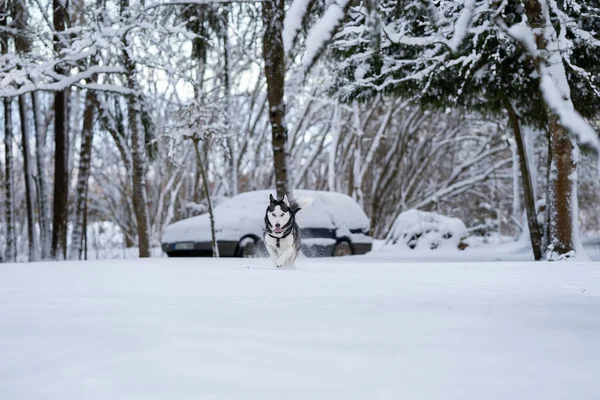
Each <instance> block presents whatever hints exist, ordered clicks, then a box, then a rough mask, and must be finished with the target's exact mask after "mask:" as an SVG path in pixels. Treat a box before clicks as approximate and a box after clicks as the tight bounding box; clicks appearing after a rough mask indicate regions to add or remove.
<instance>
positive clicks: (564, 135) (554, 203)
mask: <svg viewBox="0 0 600 400" xmlns="http://www.w3.org/2000/svg"><path fill="white" fill-rule="evenodd" d="M549 128H550V148H551V149H552V162H551V164H550V181H549V182H548V186H549V190H550V203H549V204H548V207H549V210H548V211H549V215H550V221H549V226H548V229H549V234H550V237H549V243H548V249H549V251H550V253H549V259H555V258H556V257H561V256H563V255H570V254H571V252H572V251H575V246H574V243H573V225H574V224H573V221H574V219H575V218H577V216H576V215H573V210H574V204H573V202H574V201H575V200H576V199H574V198H573V186H574V185H576V184H577V181H576V178H575V177H576V175H575V173H576V170H577V164H576V162H575V159H574V157H573V150H574V147H575V145H574V143H573V142H572V140H571V138H570V137H569V134H568V132H567V131H566V130H565V129H564V128H563V127H562V125H560V123H559V122H558V118H557V117H555V116H554V115H551V116H550V118H549Z"/></svg>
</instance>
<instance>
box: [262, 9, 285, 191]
mask: <svg viewBox="0 0 600 400" xmlns="http://www.w3.org/2000/svg"><path fill="white" fill-rule="evenodd" d="M284 14H285V11H284V1H283V0H267V1H265V2H263V3H262V21H263V26H264V34H263V58H264V62H265V77H266V80H267V98H268V100H269V121H270V123H271V133H272V146H273V164H274V168H275V187H276V189H277V196H278V197H279V198H283V196H284V195H285V194H289V195H291V193H290V189H291V187H290V185H289V176H288V158H289V155H288V149H287V139H288V132H287V128H286V126H285V104H284V101H283V96H284V81H285V53H284V49H283V37H282V30H283V18H284Z"/></svg>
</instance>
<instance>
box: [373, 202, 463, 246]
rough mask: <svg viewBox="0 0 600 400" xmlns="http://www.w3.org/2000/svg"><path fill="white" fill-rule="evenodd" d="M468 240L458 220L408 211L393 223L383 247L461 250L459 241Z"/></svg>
mask: <svg viewBox="0 0 600 400" xmlns="http://www.w3.org/2000/svg"><path fill="white" fill-rule="evenodd" d="M467 236H468V234H467V227H466V226H465V224H464V222H462V221H461V220H460V219H458V218H450V217H446V216H444V215H441V214H437V213H433V212H426V211H419V210H407V211H405V212H403V213H402V214H400V215H399V216H398V218H396V220H395V221H394V224H393V225H392V229H391V230H390V233H389V234H388V236H387V238H386V241H385V242H386V243H385V244H386V245H387V246H400V247H404V246H406V247H408V248H410V249H415V248H418V249H426V250H435V249H441V248H443V249H458V248H463V246H464V242H463V241H462V239H465V238H466V237H467Z"/></svg>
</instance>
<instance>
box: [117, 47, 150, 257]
mask: <svg viewBox="0 0 600 400" xmlns="http://www.w3.org/2000/svg"><path fill="white" fill-rule="evenodd" d="M123 42H124V43H123V44H124V46H125V48H124V50H123V63H124V65H125V69H126V71H127V72H126V74H127V85H128V87H129V89H131V90H132V91H133V93H132V94H130V95H129V96H128V119H129V129H130V130H131V159H132V186H133V209H134V212H135V218H136V222H137V234H138V246H139V256H140V257H150V219H149V216H148V194H147V190H146V151H145V144H144V134H143V127H142V123H141V121H140V118H141V115H140V113H141V110H140V104H139V101H140V99H139V98H138V95H139V87H138V85H137V82H136V79H135V63H134V62H133V60H132V59H131V57H130V56H129V50H130V49H129V44H128V43H127V39H126V38H124V39H123Z"/></svg>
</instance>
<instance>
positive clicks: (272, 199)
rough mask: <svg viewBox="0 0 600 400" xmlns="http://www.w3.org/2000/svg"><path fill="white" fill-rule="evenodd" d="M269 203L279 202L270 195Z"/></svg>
mask: <svg viewBox="0 0 600 400" xmlns="http://www.w3.org/2000/svg"><path fill="white" fill-rule="evenodd" d="M269 201H270V202H271V204H273V203H277V200H275V198H274V197H273V195H272V194H270V195H269Z"/></svg>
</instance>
